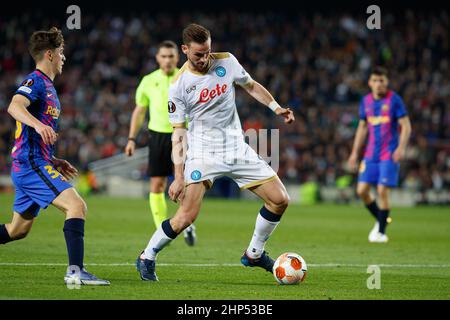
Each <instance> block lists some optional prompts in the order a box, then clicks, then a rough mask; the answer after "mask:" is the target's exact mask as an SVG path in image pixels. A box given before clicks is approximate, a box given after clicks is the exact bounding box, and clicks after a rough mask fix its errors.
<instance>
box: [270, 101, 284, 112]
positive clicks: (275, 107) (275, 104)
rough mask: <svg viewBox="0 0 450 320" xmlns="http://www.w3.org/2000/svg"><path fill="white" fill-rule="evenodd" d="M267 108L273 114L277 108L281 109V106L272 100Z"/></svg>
mask: <svg viewBox="0 0 450 320" xmlns="http://www.w3.org/2000/svg"><path fill="white" fill-rule="evenodd" d="M268 107H269V108H270V110H272V111H273V112H275V110H277V109H278V108H281V106H280V105H279V104H278V102H276V101H275V100H273V101H272V102H271V103H269V105H268Z"/></svg>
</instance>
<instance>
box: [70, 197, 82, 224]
mask: <svg viewBox="0 0 450 320" xmlns="http://www.w3.org/2000/svg"><path fill="white" fill-rule="evenodd" d="M86 214H87V205H86V202H84V200H83V199H81V198H79V199H77V200H76V201H73V202H72V203H71V204H70V205H69V208H68V210H67V218H79V219H86Z"/></svg>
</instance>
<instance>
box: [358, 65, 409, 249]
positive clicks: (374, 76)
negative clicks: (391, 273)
mask: <svg viewBox="0 0 450 320" xmlns="http://www.w3.org/2000/svg"><path fill="white" fill-rule="evenodd" d="M368 84H369V87H370V90H371V92H370V93H369V94H367V95H366V96H364V97H363V98H362V100H361V103H360V106H359V125H358V129H357V131H356V136H355V141H354V144H353V150H352V153H351V155H350V158H349V165H350V168H351V169H352V170H355V169H356V166H357V162H358V156H359V151H360V149H361V147H362V146H363V144H364V142H365V139H366V135H367V133H368V134H369V137H368V143H367V146H366V149H365V153H364V159H363V160H362V161H361V163H360V166H359V177H358V186H357V194H358V196H359V197H360V198H361V199H362V201H363V202H364V204H365V205H366V207H367V209H368V210H369V212H370V213H371V214H372V215H373V216H374V217H375V219H376V222H375V226H374V227H373V229H372V230H371V231H370V233H369V242H373V243H386V242H387V241H388V237H387V235H386V226H387V224H388V222H389V212H390V208H391V206H390V200H389V192H390V190H391V188H395V187H397V185H398V178H399V170H400V164H399V162H400V161H401V160H402V159H403V158H404V156H405V150H406V146H407V144H408V140H409V137H410V135H411V123H410V120H409V117H408V114H407V112H406V108H405V105H404V103H403V100H402V98H401V97H400V96H399V95H398V94H397V93H395V92H394V91H392V90H389V89H388V84H389V80H388V73H387V70H386V69H385V68H383V67H375V68H374V69H373V70H372V72H371V74H370V77H369V83H368ZM399 131H400V132H399ZM371 185H374V186H376V188H377V194H378V203H377V201H376V200H375V199H374V198H373V197H372V196H371V194H370V188H371Z"/></svg>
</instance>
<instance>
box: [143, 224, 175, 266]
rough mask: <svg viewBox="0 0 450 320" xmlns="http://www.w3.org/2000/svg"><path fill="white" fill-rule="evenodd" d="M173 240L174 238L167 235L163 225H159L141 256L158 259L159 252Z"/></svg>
mask: <svg viewBox="0 0 450 320" xmlns="http://www.w3.org/2000/svg"><path fill="white" fill-rule="evenodd" d="M172 240H173V239H172V238H169V237H168V236H167V235H166V233H165V232H164V230H163V229H162V226H159V227H158V229H156V231H155V233H154V234H153V236H152V237H151V239H150V241H149V242H148V245H147V248H145V250H144V253H143V254H142V255H141V258H144V259H148V260H156V256H157V255H158V252H160V251H161V250H162V249H163V248H164V247H165V246H167V244H168V243H169V242H171V241H172Z"/></svg>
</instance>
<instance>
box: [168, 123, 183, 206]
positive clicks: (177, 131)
mask: <svg viewBox="0 0 450 320" xmlns="http://www.w3.org/2000/svg"><path fill="white" fill-rule="evenodd" d="M186 150H187V135H186V128H185V127H184V124H183V126H181V125H180V126H174V130H173V133H172V161H173V164H174V180H173V182H172V184H171V185H170V187H169V197H170V199H171V200H172V201H175V202H177V200H180V201H182V200H183V197H184V162H185V160H186Z"/></svg>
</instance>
